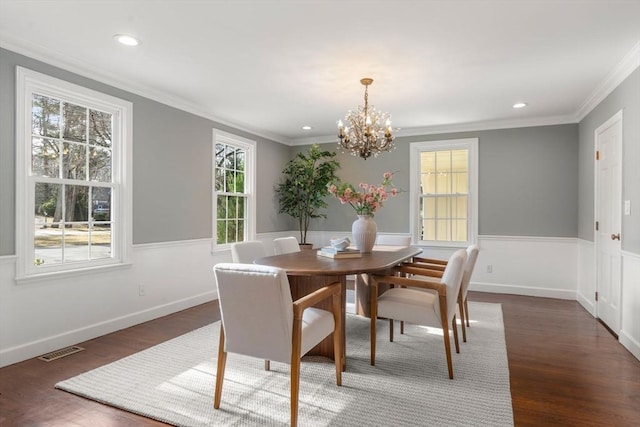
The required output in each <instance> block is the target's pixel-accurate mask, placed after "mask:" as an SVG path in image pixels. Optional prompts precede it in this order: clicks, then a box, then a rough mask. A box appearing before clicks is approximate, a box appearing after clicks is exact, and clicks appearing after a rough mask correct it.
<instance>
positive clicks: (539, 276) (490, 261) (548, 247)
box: [308, 232, 578, 300]
mask: <svg viewBox="0 0 640 427" xmlns="http://www.w3.org/2000/svg"><path fill="white" fill-rule="evenodd" d="M384 234H389V233H384ZM334 236H335V237H350V236H351V234H350V233H349V232H309V234H308V240H309V241H310V242H313V243H314V245H315V246H316V247H319V246H323V245H327V244H328V242H329V239H330V238H331V237H334ZM478 244H479V245H480V253H479V255H478V261H477V263H476V268H475V270H474V273H473V276H472V277H471V290H475V291H481V292H494V293H507V294H516V295H529V296H536V297H547V298H560V299H570V300H575V299H576V290H577V289H578V285H577V283H578V244H577V239H575V238H558V237H519V236H515V237H514V236H479V238H478ZM422 250H423V255H424V256H426V257H430V258H440V259H447V258H448V257H449V256H450V255H451V254H452V253H453V251H454V250H455V248H435V247H430V246H423V247H422ZM489 270H491V271H490V272H489Z"/></svg>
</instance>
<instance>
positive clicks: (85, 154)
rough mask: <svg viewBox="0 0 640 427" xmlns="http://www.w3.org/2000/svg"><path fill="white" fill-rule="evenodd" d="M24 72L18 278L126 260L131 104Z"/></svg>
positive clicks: (19, 111)
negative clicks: (127, 178)
mask: <svg viewBox="0 0 640 427" xmlns="http://www.w3.org/2000/svg"><path fill="white" fill-rule="evenodd" d="M17 75H18V84H17V86H18V104H19V105H18V108H17V116H18V117H17V129H18V138H17V152H18V176H17V180H16V182H17V195H18V204H17V215H16V216H17V220H16V222H17V246H18V248H17V253H18V255H19V257H18V260H19V261H18V272H17V279H19V280H20V279H25V278H29V277H36V276H40V275H45V274H49V273H61V272H72V271H76V270H83V269H86V268H94V267H100V266H107V265H116V264H125V263H127V262H128V256H129V253H130V245H131V233H130V226H131V225H130V224H131V222H130V221H131V220H130V217H131V214H130V205H131V203H130V191H129V186H128V185H127V184H128V183H127V181H126V177H128V176H130V175H131V173H130V164H129V163H128V160H129V158H130V146H129V144H128V141H129V140H130V138H131V128H130V124H131V104H130V103H129V102H126V101H122V100H120V99H117V98H113V97H111V96H109V95H105V94H102V93H98V92H95V91H92V90H89V89H86V88H83V87H80V86H77V85H74V84H71V83H68V82H64V81H62V80H58V79H55V78H52V77H49V76H46V75H43V74H40V73H36V72H33V71H31V70H26V69H23V68H20V67H18V72H17Z"/></svg>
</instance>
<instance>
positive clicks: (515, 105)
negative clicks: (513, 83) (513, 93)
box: [513, 102, 527, 108]
mask: <svg viewBox="0 0 640 427" xmlns="http://www.w3.org/2000/svg"><path fill="white" fill-rule="evenodd" d="M526 106H527V103H526V102H516V103H515V104H513V108H524V107H526Z"/></svg>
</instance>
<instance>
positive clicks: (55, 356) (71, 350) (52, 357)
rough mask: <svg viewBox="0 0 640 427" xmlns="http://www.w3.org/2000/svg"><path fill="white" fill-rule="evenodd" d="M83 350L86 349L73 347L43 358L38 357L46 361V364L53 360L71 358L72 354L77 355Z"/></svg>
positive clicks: (44, 355)
mask: <svg viewBox="0 0 640 427" xmlns="http://www.w3.org/2000/svg"><path fill="white" fill-rule="evenodd" d="M82 350H84V348H82V347H78V346H77V345H72V346H71V347H65V348H61V349H60V350H56V351H52V352H51V353H47V354H43V355H42V356H40V357H38V359H40V360H44V361H45V362H51V361H53V360H56V359H60V358H62V357H65V356H69V355H70V354H73V353H77V352H79V351H82Z"/></svg>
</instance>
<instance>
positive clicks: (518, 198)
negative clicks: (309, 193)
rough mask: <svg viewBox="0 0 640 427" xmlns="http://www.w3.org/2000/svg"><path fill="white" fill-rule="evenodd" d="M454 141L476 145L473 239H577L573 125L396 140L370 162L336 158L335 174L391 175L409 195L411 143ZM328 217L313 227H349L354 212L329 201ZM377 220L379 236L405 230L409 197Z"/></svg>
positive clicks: (359, 178)
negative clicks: (475, 232) (474, 141)
mask: <svg viewBox="0 0 640 427" xmlns="http://www.w3.org/2000/svg"><path fill="white" fill-rule="evenodd" d="M457 138H478V140H479V144H478V151H479V171H478V181H479V183H478V191H479V204H478V216H479V218H478V220H479V225H478V228H479V229H478V232H479V234H482V235H499V236H540V237H576V236H577V230H578V227H577V211H578V126H577V124H568V125H557V126H539V127H530V128H517V129H502V130H488V131H478V132H464V133H452V134H440V135H428V136H413V137H399V138H397V139H396V146H397V148H396V150H394V151H392V152H390V153H385V154H381V155H380V156H379V157H378V158H375V159H373V158H370V159H368V160H366V161H365V160H363V159H360V158H356V157H353V156H350V155H346V154H341V155H340V156H339V157H338V160H339V161H340V163H341V166H342V167H341V169H340V171H339V172H338V175H339V176H340V178H341V179H343V180H345V181H349V182H351V183H353V184H354V185H357V184H358V183H359V182H368V183H379V182H380V180H381V178H382V173H383V172H385V171H392V172H395V179H394V182H395V185H396V187H398V188H399V189H404V190H408V189H409V145H410V143H411V142H418V141H433V140H446V139H457ZM303 148H304V149H306V147H300V148H299V149H303ZM327 212H328V214H329V215H328V218H327V219H326V220H323V221H317V222H316V223H314V224H313V225H312V229H320V230H331V231H348V230H350V227H351V223H352V222H353V220H354V219H355V213H354V211H353V209H351V208H350V207H349V206H343V205H341V204H340V203H339V202H337V201H335V200H331V202H330V206H329V209H328V211H327ZM376 223H377V224H378V230H379V231H383V232H389V233H408V232H409V198H408V194H407V193H402V194H400V195H399V196H398V197H396V198H395V199H393V198H391V199H389V200H388V201H387V203H386V204H385V207H384V208H382V209H381V210H380V211H378V213H377V214H376Z"/></svg>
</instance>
